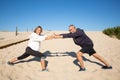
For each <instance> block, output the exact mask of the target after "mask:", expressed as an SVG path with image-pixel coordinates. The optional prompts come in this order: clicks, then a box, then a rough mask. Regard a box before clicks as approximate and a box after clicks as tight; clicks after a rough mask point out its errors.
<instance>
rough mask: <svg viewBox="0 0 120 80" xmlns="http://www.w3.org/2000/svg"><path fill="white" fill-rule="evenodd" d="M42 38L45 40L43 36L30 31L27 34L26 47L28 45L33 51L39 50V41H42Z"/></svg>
mask: <svg viewBox="0 0 120 80" xmlns="http://www.w3.org/2000/svg"><path fill="white" fill-rule="evenodd" d="M43 40H45V36H42V35H38V34H36V33H32V34H31V35H30V36H29V41H28V47H30V48H31V49H33V50H35V51H39V50H40V44H41V41H43Z"/></svg>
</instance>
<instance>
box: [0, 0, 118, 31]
mask: <svg viewBox="0 0 120 80" xmlns="http://www.w3.org/2000/svg"><path fill="white" fill-rule="evenodd" d="M70 24H74V25H75V26H76V27H79V28H81V29H84V30H87V31H102V30H104V29H105V28H108V27H114V26H118V25H120V0H0V30H7V31H15V27H16V26H18V30H19V31H26V30H27V28H28V30H33V29H34V28H35V27H36V26H38V25H41V26H42V27H43V29H44V30H67V29H68V26H69V25H70Z"/></svg>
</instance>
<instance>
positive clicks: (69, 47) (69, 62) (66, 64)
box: [0, 31, 120, 80]
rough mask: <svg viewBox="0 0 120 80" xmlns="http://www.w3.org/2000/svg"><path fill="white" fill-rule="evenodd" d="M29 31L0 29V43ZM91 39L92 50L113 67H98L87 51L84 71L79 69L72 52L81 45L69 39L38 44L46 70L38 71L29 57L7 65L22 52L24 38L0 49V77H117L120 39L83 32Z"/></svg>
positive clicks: (113, 79)
mask: <svg viewBox="0 0 120 80" xmlns="http://www.w3.org/2000/svg"><path fill="white" fill-rule="evenodd" d="M53 33H67V31H43V34H45V35H51V34H53ZM30 34H31V32H28V33H27V32H21V33H19V34H18V36H15V33H14V32H0V43H1V44H2V43H3V42H5V41H10V42H11V40H15V39H27V38H28V36H29V35H30ZM86 34H87V35H88V36H89V37H90V38H91V39H92V41H93V43H94V49H95V50H96V52H97V53H98V54H100V55H101V56H102V57H104V58H105V59H106V60H107V61H108V62H109V63H110V64H111V65H112V67H113V69H110V70H104V69H101V67H102V66H103V64H102V63H101V62H100V61H98V60H96V59H95V58H94V57H92V56H89V55H88V54H83V60H84V64H85V68H86V71H82V72H79V71H78V70H79V66H80V65H79V63H78V60H77V59H76V55H75V53H76V52H77V51H79V50H80V49H81V47H79V46H77V45H75V44H74V42H73V40H72V39H71V38H67V39H52V40H46V41H43V42H42V43H41V48H40V52H42V53H43V54H45V55H46V63H47V64H46V66H47V68H48V70H49V72H41V65H40V62H39V61H38V59H37V58H35V57H33V56H30V57H28V58H26V59H23V60H20V61H17V62H16V63H15V65H14V66H10V65H8V64H7V61H8V60H10V59H11V58H13V57H17V56H20V55H21V54H23V53H24V51H25V48H26V47H27V43H28V41H24V42H21V43H17V44H14V45H11V46H8V47H5V48H2V49H0V80H120V68H119V67H120V60H119V59H120V55H119V54H120V40H118V39H116V38H110V37H109V36H107V35H105V34H103V33H102V32H101V31H86Z"/></svg>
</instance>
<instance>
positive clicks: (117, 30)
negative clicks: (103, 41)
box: [103, 26, 120, 39]
mask: <svg viewBox="0 0 120 80" xmlns="http://www.w3.org/2000/svg"><path fill="white" fill-rule="evenodd" d="M103 33H104V34H106V35H108V36H110V37H116V38H118V39H120V26H116V27H111V28H107V29H104V30H103Z"/></svg>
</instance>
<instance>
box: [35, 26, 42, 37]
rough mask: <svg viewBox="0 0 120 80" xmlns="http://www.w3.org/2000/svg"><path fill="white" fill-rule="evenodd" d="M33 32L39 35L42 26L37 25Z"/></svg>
mask: <svg viewBox="0 0 120 80" xmlns="http://www.w3.org/2000/svg"><path fill="white" fill-rule="evenodd" d="M34 32H35V33H36V34H38V35H40V34H41V33H42V27H41V26H37V27H36V28H35V30H34Z"/></svg>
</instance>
